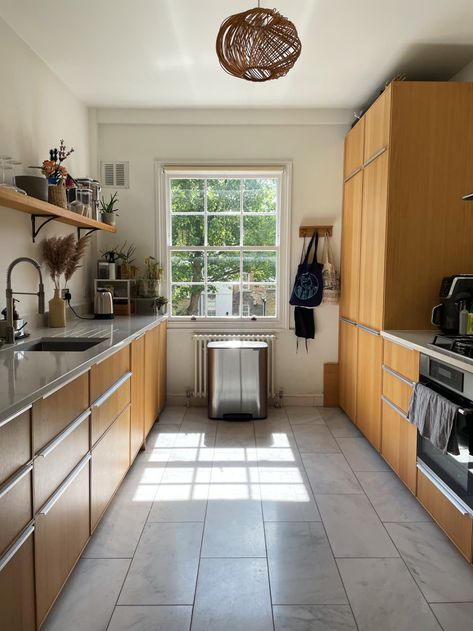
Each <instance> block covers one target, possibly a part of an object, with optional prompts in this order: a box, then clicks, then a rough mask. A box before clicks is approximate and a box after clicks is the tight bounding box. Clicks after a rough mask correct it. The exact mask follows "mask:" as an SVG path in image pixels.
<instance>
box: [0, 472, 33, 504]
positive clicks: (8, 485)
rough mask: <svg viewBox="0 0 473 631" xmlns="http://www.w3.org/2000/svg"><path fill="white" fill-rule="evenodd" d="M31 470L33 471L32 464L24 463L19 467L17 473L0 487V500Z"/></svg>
mask: <svg viewBox="0 0 473 631" xmlns="http://www.w3.org/2000/svg"><path fill="white" fill-rule="evenodd" d="M31 471H33V464H28V465H25V466H24V467H23V469H20V471H18V473H17V474H16V475H15V477H14V478H12V479H11V480H10V481H9V482H7V483H6V484H5V485H4V486H3V487H2V488H1V489H0V500H1V499H2V497H3V496H4V495H6V494H7V493H9V492H10V491H11V490H12V488H13V487H14V486H15V485H16V484H18V482H19V481H20V480H22V479H23V478H24V477H25V475H28V473H30V472H31Z"/></svg>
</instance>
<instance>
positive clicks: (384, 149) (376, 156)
mask: <svg viewBox="0 0 473 631" xmlns="http://www.w3.org/2000/svg"><path fill="white" fill-rule="evenodd" d="M386 149H387V147H381V149H379V150H378V151H377V152H376V153H374V154H373V155H372V156H371V157H369V158H368V160H366V162H365V163H364V164H363V168H364V167H367V166H368V164H371V163H372V162H374V160H376V158H379V156H381V155H383V153H384V152H385V151H386Z"/></svg>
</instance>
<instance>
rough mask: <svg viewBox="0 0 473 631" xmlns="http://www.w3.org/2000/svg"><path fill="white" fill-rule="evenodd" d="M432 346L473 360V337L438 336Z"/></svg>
mask: <svg viewBox="0 0 473 631" xmlns="http://www.w3.org/2000/svg"><path fill="white" fill-rule="evenodd" d="M432 346H436V347H438V348H441V349H443V350H446V351H450V353H454V354H455V355H462V356H463V357H469V358H470V359H472V358H473V335H436V336H435V338H434V341H433V342H432Z"/></svg>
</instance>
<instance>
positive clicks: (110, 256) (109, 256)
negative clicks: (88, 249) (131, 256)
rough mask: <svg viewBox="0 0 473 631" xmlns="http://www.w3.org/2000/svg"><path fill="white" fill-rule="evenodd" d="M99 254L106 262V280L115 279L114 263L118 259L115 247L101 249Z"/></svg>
mask: <svg viewBox="0 0 473 631" xmlns="http://www.w3.org/2000/svg"><path fill="white" fill-rule="evenodd" d="M100 256H102V257H103V258H104V259H105V260H106V261H107V263H108V280H115V278H116V263H117V260H118V256H117V249H116V248H112V249H109V250H101V251H100Z"/></svg>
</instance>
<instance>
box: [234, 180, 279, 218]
mask: <svg viewBox="0 0 473 631" xmlns="http://www.w3.org/2000/svg"><path fill="white" fill-rule="evenodd" d="M277 199H278V180H276V179H269V178H268V179H251V180H244V181H243V211H244V212H246V213H275V212H276V207H277Z"/></svg>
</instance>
